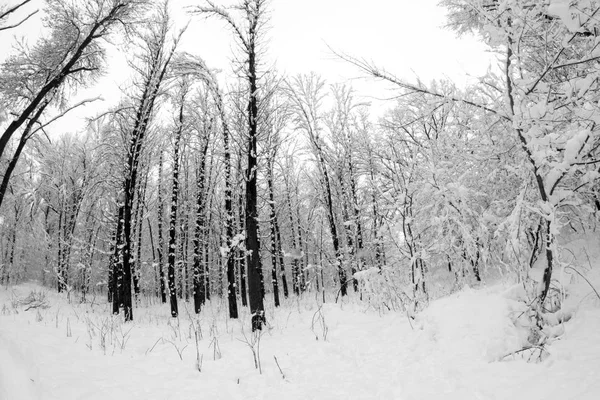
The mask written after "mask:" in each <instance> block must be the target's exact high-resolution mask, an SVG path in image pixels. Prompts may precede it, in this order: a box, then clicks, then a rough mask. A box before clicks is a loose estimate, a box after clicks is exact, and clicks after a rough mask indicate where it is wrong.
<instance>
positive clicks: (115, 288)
mask: <svg viewBox="0 0 600 400" xmlns="http://www.w3.org/2000/svg"><path fill="white" fill-rule="evenodd" d="M117 215H118V217H117V229H116V231H115V252H114V254H113V255H112V257H113V262H112V264H113V272H112V276H113V279H112V293H113V295H112V301H113V302H112V305H113V314H115V315H118V314H119V308H120V307H121V305H122V304H123V299H122V298H123V290H122V287H123V253H122V251H121V248H122V246H123V218H124V217H125V207H123V205H120V206H119V212H118V213H117Z"/></svg>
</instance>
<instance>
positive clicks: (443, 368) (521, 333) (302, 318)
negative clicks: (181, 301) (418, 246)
mask: <svg viewBox="0 0 600 400" xmlns="http://www.w3.org/2000/svg"><path fill="white" fill-rule="evenodd" d="M588 244H589V243H588ZM575 247H577V246H575ZM579 250H581V248H579ZM594 250H595V252H596V253H598V251H599V250H598V247H597V246H596V248H595V249H594ZM586 254H589V253H588V252H587V251H586ZM584 258H585V256H584ZM586 264H588V265H589V266H588V267H587V268H585V269H583V270H582V271H583V272H585V276H586V277H587V279H589V280H590V282H591V283H592V285H594V286H595V287H596V288H597V289H599V288H600V257H598V254H594V255H593V258H592V259H591V260H589V261H586ZM582 268H583V267H582ZM556 274H557V277H559V278H560V277H562V278H563V282H569V283H568V284H565V285H564V291H563V294H564V296H565V301H564V303H563V310H566V312H568V313H569V314H570V315H572V316H573V317H572V318H571V319H569V321H568V322H565V323H563V324H560V325H558V326H554V327H550V328H549V329H550V330H551V331H552V332H553V334H552V335H551V336H556V337H555V338H554V339H551V340H550V341H549V342H548V343H547V344H546V345H545V349H546V350H547V352H548V354H546V353H544V355H545V357H544V360H543V361H541V362H533V361H537V359H538V357H539V355H540V351H539V350H534V351H533V352H532V351H531V350H527V351H522V352H520V353H518V354H516V355H509V354H511V353H513V352H515V351H517V350H519V349H522V348H523V346H524V344H525V343H526V338H527V335H528V330H527V328H526V327H525V325H526V324H523V323H522V322H523V320H524V319H526V318H525V315H526V313H523V311H526V309H527V305H526V299H525V298H524V293H525V291H524V290H523V286H521V285H510V284H508V283H506V282H504V283H501V282H499V283H496V284H493V285H490V284H488V285H487V286H482V287H480V288H477V289H472V288H465V289H463V290H461V291H459V292H457V293H454V294H452V295H450V296H448V297H445V298H442V299H439V300H436V301H433V302H432V303H431V304H430V305H429V307H428V308H427V309H425V310H424V311H423V312H421V313H419V314H418V315H417V316H416V318H415V319H414V320H413V319H409V318H408V317H407V315H406V314H403V313H400V312H397V313H394V312H386V313H379V312H377V311H376V310H375V309H374V308H373V307H369V305H368V303H367V302H364V301H362V302H361V301H360V300H359V299H358V298H357V297H356V298H355V297H353V296H350V297H349V298H346V299H344V301H343V302H342V303H341V304H339V303H338V304H333V303H326V304H324V305H323V306H322V307H320V305H319V303H317V301H316V300H315V297H314V294H312V295H305V297H304V298H302V299H300V300H296V299H288V300H286V301H285V302H284V305H283V306H282V307H280V308H278V309H273V308H272V307H271V308H270V309H268V310H267V318H268V328H267V329H265V330H264V332H263V333H262V334H261V335H260V337H258V338H257V337H256V336H255V337H253V336H252V334H250V333H249V332H248V330H247V325H248V321H249V316H248V315H247V311H245V310H242V314H241V318H240V320H237V321H236V320H229V319H228V318H226V317H225V316H226V304H225V303H224V302H222V301H220V300H213V301H211V302H209V303H208V304H207V306H206V307H205V308H204V309H203V311H202V313H201V314H200V316H199V317H197V316H195V315H193V314H191V305H190V304H186V305H185V306H184V307H185V309H187V310H188V312H186V310H185V309H184V310H183V312H182V313H181V315H180V318H179V319H175V320H173V319H172V318H170V316H169V310H168V307H167V306H166V305H165V306H163V305H157V304H148V301H147V299H144V300H142V304H141V306H140V307H138V308H136V309H135V322H134V323H127V324H125V323H123V322H122V318H121V317H113V316H111V315H110V307H109V305H108V304H107V303H106V300H105V298H104V296H103V297H102V298H99V297H96V298H95V299H94V300H93V301H88V302H87V303H84V304H80V302H79V301H75V300H74V299H73V301H71V302H70V303H69V302H68V301H67V299H66V298H65V296H64V295H59V294H56V293H54V292H53V291H52V290H50V289H46V288H42V287H41V286H39V285H37V284H35V283H27V284H21V285H18V286H14V287H8V288H7V287H2V288H1V289H0V399H1V400H13V399H14V400H25V399H61V400H63V399H86V400H87V399H200V398H201V399H277V400H281V399H303V400H306V399H527V400H534V399H545V400H549V399H561V400H566V399H598V398H600V340H598V337H599V336H598V332H600V300H599V299H598V297H597V296H596V294H595V293H594V291H593V290H592V288H591V287H590V285H589V284H588V283H586V282H585V281H584V280H583V279H581V278H580V277H579V276H578V275H577V274H568V273H567V271H564V272H561V271H558V272H556ZM32 293H34V294H37V295H39V294H40V293H45V305H43V306H39V305H40V303H35V302H33V303H31V300H33V298H31V297H30V295H31V294H32ZM72 296H73V297H74V298H77V297H78V296H76V295H75V294H72ZM330 298H331V296H330ZM88 300H90V299H88ZM44 307H47V308H44ZM184 307H180V310H181V309H182V308H184ZM242 322H244V323H242ZM196 333H197V335H198V345H197V346H196V340H195V337H196ZM256 339H259V340H260V343H255V345H254V349H255V350H256V352H257V355H258V358H259V361H260V367H261V369H260V371H259V370H258V369H256V368H255V364H254V359H253V352H252V347H251V346H252V341H253V340H256ZM197 354H199V358H200V360H201V368H200V369H201V371H198V362H197V359H198V357H197ZM507 355H509V356H507ZM505 356H506V357H505ZM275 358H276V359H275ZM528 360H529V361H531V362H528ZM276 361H277V362H276ZM261 371H262V374H261Z"/></svg>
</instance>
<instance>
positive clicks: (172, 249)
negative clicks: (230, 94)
mask: <svg viewBox="0 0 600 400" xmlns="http://www.w3.org/2000/svg"><path fill="white" fill-rule="evenodd" d="M183 103H184V101H183V99H182V100H181V104H180V105H179V121H178V126H177V129H176V131H175V144H174V145H173V178H172V180H171V183H172V190H171V212H170V215H169V245H168V250H169V257H168V258H169V259H168V263H169V266H168V275H169V298H170V302H171V316H172V317H173V318H176V317H177V316H178V315H179V310H178V308H177V286H176V282H175V254H176V251H177V206H178V203H179V148H180V144H181V135H182V131H183Z"/></svg>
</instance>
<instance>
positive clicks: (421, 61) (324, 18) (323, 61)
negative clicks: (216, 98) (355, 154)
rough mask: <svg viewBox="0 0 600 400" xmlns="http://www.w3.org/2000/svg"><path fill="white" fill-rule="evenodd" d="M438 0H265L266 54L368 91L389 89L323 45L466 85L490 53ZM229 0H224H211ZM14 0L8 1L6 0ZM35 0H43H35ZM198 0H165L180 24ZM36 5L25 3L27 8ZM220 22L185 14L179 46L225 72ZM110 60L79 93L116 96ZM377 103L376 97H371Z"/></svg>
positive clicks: (400, 72) (287, 67)
mask: <svg viewBox="0 0 600 400" xmlns="http://www.w3.org/2000/svg"><path fill="white" fill-rule="evenodd" d="M0 1H2V0H0ZM438 1H439V0H418V1H415V0H369V1H368V2H367V1H358V0H303V1H292V0H271V3H270V5H271V19H270V23H269V25H270V28H271V29H270V31H269V33H268V37H269V45H268V46H267V57H269V58H270V59H271V60H272V61H273V62H274V63H275V65H276V67H277V68H278V70H279V71H280V72H284V73H287V74H289V75H293V74H297V73H308V72H310V71H315V72H317V73H319V74H321V75H322V76H323V77H325V78H326V79H327V81H328V82H329V83H334V82H349V83H352V84H353V86H354V87H355V88H356V90H357V93H358V95H362V96H365V99H367V100H369V99H371V98H372V97H388V96H390V95H391V93H389V92H388V91H387V90H386V88H389V86H385V85H382V84H376V83H374V82H373V81H372V80H367V79H364V78H363V75H362V74H361V73H360V72H359V71H358V70H357V69H356V68H355V67H353V66H351V65H349V64H347V63H345V62H343V61H340V60H339V59H336V58H335V57H334V56H333V55H332V54H331V51H330V50H329V49H328V47H327V46H328V45H329V46H330V47H331V48H333V49H335V50H336V51H339V52H342V53H347V54H351V55H353V56H355V57H359V58H364V59H367V60H370V61H373V62H375V63H376V64H378V65H380V66H383V67H384V68H385V69H386V70H388V71H390V72H393V73H394V74H396V75H397V76H400V77H402V78H404V79H407V80H410V81H414V80H415V79H416V77H419V78H420V79H422V80H423V81H425V82H428V81H430V80H431V79H440V78H448V79H451V80H453V81H454V82H456V83H457V84H458V85H459V86H464V85H465V84H466V83H467V82H468V81H469V75H470V76H480V75H483V74H484V73H485V71H486V70H487V68H488V66H489V65H490V62H491V60H492V57H491V55H490V54H488V53H486V47H485V46H484V45H483V44H482V43H480V42H478V41H477V40H476V39H474V38H472V37H462V38H456V37H455V35H454V33H453V32H451V31H449V30H446V29H443V28H442V27H443V25H444V23H445V10H444V9H442V8H440V7H437V2H438ZM215 2H216V3H217V4H229V3H231V1H230V0H215ZM12 3H14V1H11V4H12ZM32 3H36V6H37V7H39V6H41V5H42V1H41V0H34V1H33V2H32ZM194 4H202V2H201V1H200V0H171V6H172V8H173V9H176V10H177V12H176V16H177V22H178V24H181V25H183V24H185V19H186V18H188V16H187V15H186V14H185V12H183V9H184V7H185V6H188V5H194ZM33 7H34V6H30V7H29V8H28V9H29V10H31V9H32V8H33ZM38 32H39V24H38V23H36V22H28V23H27V24H26V25H25V27H24V28H23V29H19V30H13V31H11V34H16V35H19V36H20V35H26V36H27V37H28V38H29V40H30V41H33V40H34V38H35V37H37V35H39V33H38ZM10 43H11V38H10V36H9V34H6V33H5V34H4V35H2V36H0V54H6V51H7V50H9V49H10ZM233 43H234V42H233V38H232V35H231V33H230V31H229V30H228V29H226V27H225V25H224V23H223V22H222V21H219V20H216V19H208V20H207V19H205V18H204V17H198V16H196V17H191V24H190V27H189V29H188V31H187V32H186V36H185V37H184V40H183V43H182V45H183V48H184V49H185V50H186V51H189V52H193V53H195V54H198V55H200V56H201V57H203V58H204V59H205V60H206V62H207V64H208V65H209V66H210V67H213V68H218V69H221V70H222V71H223V73H224V74H231V67H230V63H229V60H230V59H231V58H232V53H233V51H235V49H236V47H235V45H234V44H233ZM114 64H115V66H114V67H113V68H111V69H110V70H109V73H108V74H107V76H106V77H105V78H103V80H102V81H101V84H100V85H97V87H94V88H92V89H90V90H86V91H85V93H84V94H82V95H81V96H78V97H94V96H97V95H103V96H104V97H105V98H106V99H107V102H114V101H115V99H116V98H117V97H118V93H119V91H118V89H117V86H118V84H120V83H122V82H123V81H124V80H126V76H127V74H123V72H122V71H123V70H124V65H123V63H122V62H115V63H114ZM376 104H381V103H376ZM107 106H108V105H103V104H100V103H95V105H90V106H86V110H85V111H84V112H79V113H78V114H79V115H80V116H89V115H93V114H95V113H96V112H99V111H101V110H103V109H104V108H106V107H107ZM77 120H78V118H75V117H71V118H68V121H64V122H62V123H57V124H56V125H55V126H54V128H53V129H50V131H52V132H56V131H57V130H58V131H60V130H64V129H70V130H73V129H80V127H81V125H82V123H81V121H77Z"/></svg>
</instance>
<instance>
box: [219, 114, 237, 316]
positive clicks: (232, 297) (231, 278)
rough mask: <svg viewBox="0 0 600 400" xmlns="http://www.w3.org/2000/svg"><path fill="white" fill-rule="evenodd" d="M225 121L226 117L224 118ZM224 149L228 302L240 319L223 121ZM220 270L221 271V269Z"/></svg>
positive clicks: (228, 155) (231, 312)
mask: <svg viewBox="0 0 600 400" xmlns="http://www.w3.org/2000/svg"><path fill="white" fill-rule="evenodd" d="M222 118H223V119H224V115H223V116H222ZM222 123H223V147H224V151H225V249H226V254H225V257H226V264H225V266H226V269H227V300H228V303H229V318H237V317H238V308H237V296H236V294H235V282H236V277H235V249H233V248H232V241H233V219H234V215H233V192H232V188H231V186H232V184H231V179H232V176H231V149H230V147H229V129H228V127H227V121H225V120H223V121H222ZM219 270H220V269H219Z"/></svg>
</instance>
